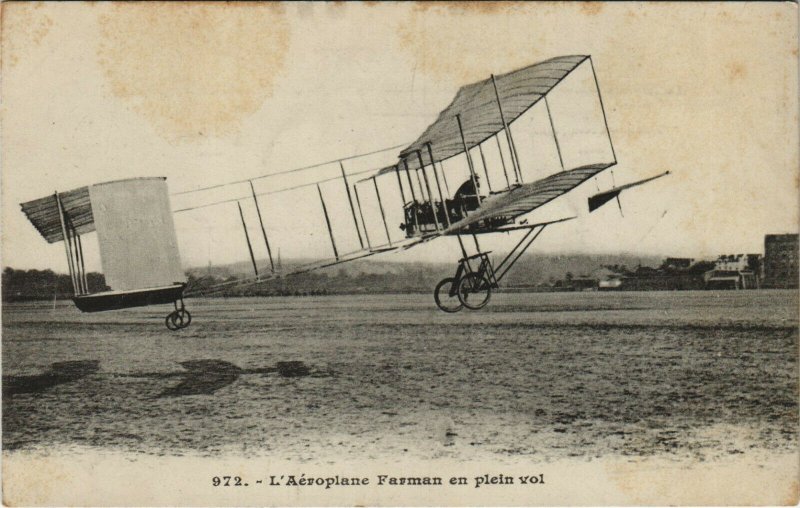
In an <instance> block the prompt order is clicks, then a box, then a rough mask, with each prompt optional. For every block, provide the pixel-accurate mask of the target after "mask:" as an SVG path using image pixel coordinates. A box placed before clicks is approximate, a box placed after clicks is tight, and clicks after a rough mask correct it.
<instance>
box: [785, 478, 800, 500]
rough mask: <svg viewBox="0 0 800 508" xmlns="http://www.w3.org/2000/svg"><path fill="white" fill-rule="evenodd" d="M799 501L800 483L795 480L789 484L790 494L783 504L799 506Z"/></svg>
mask: <svg viewBox="0 0 800 508" xmlns="http://www.w3.org/2000/svg"><path fill="white" fill-rule="evenodd" d="M798 501H800V483H798V481H797V480H794V481H793V482H792V483H791V485H789V494H788V495H787V496H786V498H785V499H784V500H783V502H782V503H781V504H782V505H784V506H797V503H798Z"/></svg>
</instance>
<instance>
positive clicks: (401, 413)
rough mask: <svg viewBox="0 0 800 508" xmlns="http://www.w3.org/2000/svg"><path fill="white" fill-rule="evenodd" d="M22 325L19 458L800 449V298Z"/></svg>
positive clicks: (673, 295) (308, 304) (367, 302)
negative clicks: (186, 323)
mask: <svg viewBox="0 0 800 508" xmlns="http://www.w3.org/2000/svg"><path fill="white" fill-rule="evenodd" d="M187 305H188V308H189V309H190V310H191V312H192V313H193V316H194V320H193V323H192V325H191V326H190V327H189V328H187V329H185V330H182V331H179V332H170V331H168V330H167V329H166V328H165V327H164V324H163V318H164V316H165V315H166V314H167V312H168V311H169V309H167V308H166V307H164V308H160V307H156V308H141V309H132V310H126V311H118V312H111V313H101V314H80V313H79V312H78V311H77V310H75V309H74V308H73V307H72V306H71V304H70V303H68V302H63V303H59V305H57V306H56V308H55V309H53V308H52V304H47V303H41V304H12V305H5V306H4V307H3V338H2V340H3V356H2V365H3V392H4V397H3V449H4V451H5V452H6V453H17V452H35V453H40V452H41V453H47V451H48V450H51V449H59V450H64V449H67V450H69V449H75V450H79V449H86V448H89V449H95V450H97V449H99V450H110V451H120V452H124V453H133V454H144V455H147V456H166V457H175V456H181V455H193V456H195V455H196V456H216V455H219V454H235V455H240V456H246V457H247V456H250V457H259V456H270V457H274V458H276V459H281V460H289V461H299V462H308V463H326V462H329V463H333V462H334V461H336V460H362V459H364V460H369V459H380V458H381V457H385V456H392V457H406V458H408V459H426V460H430V459H442V458H443V459H457V460H481V459H490V460H495V459H498V460H503V459H504V458H509V459H514V460H516V459H519V458H521V457H523V458H529V459H531V460H535V461H537V462H548V461H557V460H561V459H565V458H575V459H578V460H587V461H588V460H594V459H598V458H604V457H609V456H614V457H619V456H631V457H642V458H647V457H661V458H664V457H666V458H670V457H674V458H675V459H680V460H683V459H692V460H697V461H711V460H717V459H721V458H724V457H729V456H737V455H739V454H746V453H755V452H759V453H762V452H766V453H771V452H775V453H790V452H795V451H796V450H797V429H798V365H797V357H798V310H797V309H798V293H797V292H794V291H766V290H765V291H741V292H650V293H571V294H567V293H561V294H498V295H495V296H494V297H493V301H492V302H491V303H490V304H489V306H488V307H487V308H486V309H484V310H483V311H480V312H467V311H464V312H461V313H459V314H454V315H448V314H444V313H441V312H438V311H437V310H435V307H434V305H433V302H432V298H431V296H429V295H382V296H369V297H362V296H336V297H314V298H311V297H308V298H264V299H227V300H226V299H207V300H188V301H187Z"/></svg>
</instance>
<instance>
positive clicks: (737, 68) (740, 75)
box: [725, 62, 747, 81]
mask: <svg viewBox="0 0 800 508" xmlns="http://www.w3.org/2000/svg"><path fill="white" fill-rule="evenodd" d="M725 69H726V70H727V73H728V79H729V80H730V81H737V80H743V79H744V78H746V77H747V67H746V66H745V65H744V64H743V63H741V62H733V63H729V64H728V65H726V66H725Z"/></svg>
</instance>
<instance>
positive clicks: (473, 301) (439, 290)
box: [433, 252, 497, 312]
mask: <svg viewBox="0 0 800 508" xmlns="http://www.w3.org/2000/svg"><path fill="white" fill-rule="evenodd" d="M478 259H480V265H479V266H478V269H477V271H472V263H471V262H474V261H476V260H478ZM496 287H497V282H496V281H495V280H494V270H493V268H492V263H491V261H490V260H489V253H488V252H480V253H478V254H475V255H474V256H469V257H465V258H463V259H461V260H460V261H459V262H458V268H457V269H456V274H455V276H453V277H447V278H446V279H442V280H441V281H440V282H439V284H437V285H436V290H435V291H434V292H433V298H434V300H435V301H436V305H437V306H438V307H439V308H440V309H442V310H443V311H445V312H458V311H460V310H461V309H462V308H463V307H466V308H468V309H470V310H478V309H481V308H483V307H484V306H485V305H486V304H487V303H489V298H491V296H492V288H496Z"/></svg>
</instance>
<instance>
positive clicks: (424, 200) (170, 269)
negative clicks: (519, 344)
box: [21, 56, 669, 330]
mask: <svg viewBox="0 0 800 508" xmlns="http://www.w3.org/2000/svg"><path fill="white" fill-rule="evenodd" d="M403 146H404V148H402V149H400V151H399V153H397V155H396V159H395V160H394V161H393V162H392V163H391V164H388V165H382V166H379V167H377V168H374V169H373V168H368V169H366V170H363V171H358V172H350V173H348V171H346V169H345V166H344V162H346V161H348V160H352V159H355V158H358V157H361V156H362V155H369V154H361V155H359V156H353V157H348V158H345V159H341V160H337V161H331V162H330V163H324V164H318V165H314V166H310V167H306V168H297V169H294V170H289V171H287V172H282V173H272V174H268V175H263V176H260V177H254V178H252V179H247V180H239V181H236V182H230V183H229V184H223V185H231V186H234V185H247V186H248V187H249V189H248V190H249V192H248V193H247V194H246V195H241V196H238V197H235V198H232V199H225V200H222V201H214V202H211V203H203V204H200V205H197V206H187V207H184V208H179V209H175V210H173V209H172V208H171V205H170V195H169V194H168V190H167V184H166V179H165V178H138V179H129V180H121V181H115V182H107V183H100V184H95V185H91V186H88V187H82V188H79V189H74V190H71V191H67V192H61V193H59V192H55V193H54V194H53V195H50V196H46V197H43V198H40V199H37V200H34V201H29V202H26V203H23V204H22V205H21V206H22V211H23V212H24V213H25V214H26V216H27V217H28V219H29V220H30V222H31V223H32V224H33V225H34V227H35V228H36V229H37V230H38V231H39V232H40V233H41V235H42V236H43V237H44V238H45V240H47V241H48V242H50V243H53V242H58V241H62V242H63V243H64V247H65V253H66V257H67V265H68V268H69V273H70V276H71V280H72V286H73V290H74V297H73V301H74V302H75V305H76V306H77V308H78V309H80V310H81V311H83V312H96V311H105V310H114V309H123V308H128V307H136V306H144V305H156V304H171V305H173V306H174V309H173V310H172V311H171V312H170V313H169V314H168V315H167V317H166V319H165V322H166V326H167V328H169V329H170V330H179V329H181V328H185V327H187V326H188V325H189V324H190V323H191V314H190V313H189V312H188V310H186V307H185V305H184V298H187V297H190V296H199V295H210V294H214V293H218V292H222V291H225V290H227V289H229V288H231V287H236V286H242V285H248V284H262V283H265V282H268V281H270V280H274V279H277V278H280V277H288V276H291V275H295V274H299V273H303V272H307V271H311V270H316V269H321V268H325V267H329V266H333V265H336V264H340V263H345V262H348V261H353V260H356V259H361V258H364V257H367V256H372V255H375V254H381V253H386V252H391V251H402V250H406V249H409V248H412V247H414V246H416V245H419V244H421V243H424V242H430V241H432V240H434V239H436V238H439V237H446V236H451V237H455V238H456V239H457V240H458V243H459V246H460V254H461V257H460V259H459V260H458V261H457V263H456V267H455V271H454V274H453V275H452V276H449V277H445V278H444V279H442V280H441V281H440V282H439V283H438V284H437V285H436V287H435V288H434V301H435V303H436V305H437V306H438V308H439V309H441V310H442V311H445V312H457V311H459V310H461V309H463V308H466V309H471V310H477V309H481V308H483V307H484V306H485V305H486V304H487V303H488V302H489V300H490V297H491V294H492V292H493V291H494V290H496V289H497V288H498V287H499V285H500V282H501V281H502V279H503V277H504V276H505V275H506V274H507V273H508V271H509V270H510V269H511V268H512V267H513V266H514V264H515V263H516V261H517V260H518V259H519V258H520V257H521V256H522V254H523V253H525V252H526V251H527V250H528V249H529V248H530V247H531V245H532V244H533V243H534V241H535V240H536V239H537V238H538V237H539V236H540V235H541V233H542V232H543V231H544V230H545V228H547V227H550V226H553V225H555V224H557V223H561V222H564V221H568V220H573V219H575V218H576V216H569V217H560V218H556V219H554V220H548V221H541V222H536V223H529V218H528V215H529V214H530V213H531V212H533V211H535V210H537V209H539V208H541V207H543V206H544V205H546V204H548V203H550V202H551V201H553V200H556V199H558V198H560V197H562V196H564V195H565V194H567V193H569V192H570V191H572V190H574V189H576V188H577V187H579V186H580V185H581V184H583V183H584V182H586V181H587V180H590V179H592V178H593V177H595V178H596V177H597V175H598V174H599V173H601V172H603V171H605V170H607V169H609V168H611V167H612V166H614V165H615V164H616V163H617V158H616V153H615V151H614V147H613V144H612V141H611V135H610V132H609V128H608V121H607V117H606V112H605V107H604V105H603V100H602V96H601V94H600V87H599V84H598V81H597V75H596V73H595V69H594V65H593V63H592V59H591V57H590V56H561V57H556V58H552V59H549V60H546V61H543V62H540V63H536V64H533V65H530V66H527V67H524V68H521V69H518V70H515V71H511V72H508V73H506V74H502V75H496V76H495V75H491V76H489V77H488V78H487V79H484V80H481V81H478V82H475V83H472V84H469V85H466V86H463V87H462V88H460V89H459V90H458V92H457V93H456V96H455V98H454V99H453V100H452V102H450V104H449V105H448V106H447V107H446V108H445V109H444V110H442V111H441V112H440V113H439V115H438V117H437V118H436V119H435V121H434V122H433V123H432V124H430V125H429V126H428V128H427V129H425V131H424V132H423V133H422V134H421V135H420V136H419V138H417V139H416V140H415V141H414V142H413V143H411V144H408V145H407V146H406V145H401V146H398V147H392V149H391V150H396V149H398V148H401V147H403ZM379 152H382V151H379ZM371 153H377V152H371ZM325 164H328V165H330V166H331V167H334V168H335V170H336V173H335V174H334V175H333V176H329V177H326V178H323V179H319V180H317V181H312V182H308V183H304V184H302V185H294V186H289V187H286V188H279V189H269V190H266V191H264V190H261V191H257V190H256V187H255V185H254V183H253V182H254V180H258V179H261V178H267V177H272V176H275V175H277V174H286V173H292V172H297V171H302V170H306V169H310V168H312V167H314V168H317V167H321V166H325ZM612 171H613V170H612ZM668 173H669V172H668V171H666V172H663V173H661V174H658V175H656V176H653V177H651V178H647V179H644V180H640V181H636V182H632V183H629V184H626V185H621V186H616V184H614V185H613V186H612V187H611V188H610V189H607V190H605V191H600V189H599V187H598V192H597V194H594V195H592V196H590V197H589V198H588V211H589V212H593V211H595V210H596V209H598V208H599V207H601V206H603V205H605V204H606V203H608V202H610V201H613V200H616V201H617V204H618V205H619V206H620V210H621V209H622V208H621V203H620V201H619V196H620V193H621V192H622V191H623V190H626V189H629V188H632V187H635V186H638V185H642V184H644V183H646V182H649V181H652V180H654V179H657V178H660V177H662V176H664V175H666V174H668ZM356 176H359V177H360V178H359V179H357V180H355V181H353V179H354V177H356ZM333 180H341V182H342V184H343V187H344V189H345V191H346V192H345V195H346V200H347V202H346V209H347V210H348V211H349V213H344V214H339V215H338V216H332V214H331V213H329V209H328V206H327V205H326V200H325V196H324V194H323V190H322V187H321V186H320V184H321V183H323V182H330V181H333ZM379 183H380V184H381V185H383V187H384V189H386V185H387V184H388V185H391V186H392V187H393V188H394V190H395V192H394V194H393V196H395V197H394V198H393V199H392V200H387V198H386V196H384V197H383V199H382V192H381V185H379ZM223 185H214V186H210V187H205V188H200V189H192V190H186V191H182V192H179V193H176V195H178V194H179V195H187V194H197V193H200V192H204V191H208V190H210V189H213V188H219V187H221V186H223ZM301 187H312V188H313V187H316V191H317V193H316V194H318V197H319V203H320V208H321V210H320V211H321V213H322V215H323V217H324V220H325V224H326V227H327V232H328V235H329V238H330V244H331V250H332V254H333V256H332V257H331V258H328V259H325V260H322V261H318V262H314V263H311V264H308V265H303V266H299V267H294V268H292V269H291V270H287V271H284V270H282V269H280V268H277V269H276V265H275V262H274V260H273V255H272V248H271V245H270V241H269V237H268V235H267V230H268V229H269V228H268V227H267V226H266V225H265V221H264V217H263V215H262V210H261V204H260V199H259V198H260V197H261V198H262V199H263V197H264V196H266V195H271V194H277V193H282V192H290V191H293V190H296V189H298V188H301ZM365 193H369V195H370V196H374V199H375V201H376V202H377V207H376V208H377V211H378V212H379V218H380V220H379V221H377V227H376V219H375V218H371V219H370V220H369V221H368V220H365V217H366V216H365V207H362V196H365ZM398 198H399V199H398ZM244 201H247V202H252V204H253V205H254V206H255V211H256V213H257V216H258V222H259V226H260V228H259V229H260V231H261V236H262V237H263V240H264V244H265V247H266V252H267V255H268V258H269V269H268V270H267V271H265V270H263V269H262V270H261V272H259V268H258V263H257V261H256V256H255V255H254V251H253V244H252V242H251V238H250V234H249V233H248V226H247V223H246V220H245V214H244V213H243V211H242V202H244ZM388 201H392V202H391V203H389V202H388ZM394 201H397V202H396V203H395V202H394ZM233 202H236V204H237V208H238V216H239V218H240V219H241V223H242V227H243V229H244V237H245V240H246V243H247V248H248V251H249V257H250V260H251V262H252V266H253V272H254V273H253V276H252V277H247V278H245V279H236V280H233V281H228V282H222V283H218V284H215V285H213V286H211V287H204V288H192V287H187V283H186V276H185V275H184V273H183V271H182V269H181V261H180V255H179V252H178V246H177V245H178V244H177V239H176V231H175V225H174V221H173V214H177V213H185V212H189V211H192V210H199V209H206V208H208V207H210V206H217V205H222V204H225V203H227V204H232V203H233ZM388 206H396V208H397V209H398V210H399V211H401V212H402V213H401V215H400V216H401V217H402V223H400V224H399V228H395V227H394V226H392V227H390V224H389V222H388V221H387V213H386V210H387V207H388ZM233 211H234V212H235V211H236V210H233ZM348 215H349V217H348ZM334 220H338V221H340V222H348V223H349V222H351V221H352V228H353V229H354V232H355V233H356V235H355V236H356V237H357V241H358V245H357V247H356V248H355V249H354V250H349V251H347V252H342V246H341V245H337V238H336V235H335V234H334V228H333V227H332V223H333V222H334ZM370 226H371V227H370ZM348 227H349V226H348ZM398 231H399V232H400V235H401V238H397V235H398ZM91 232H96V235H97V241H98V244H99V248H100V260H101V264H102V269H103V273H104V274H105V278H106V284H107V286H108V287H107V288H105V289H104V290H101V291H94V292H92V291H90V290H89V287H88V284H87V278H86V270H85V266H84V256H83V243H82V235H85V234H87V233H91ZM511 232H519V233H520V237H519V239H518V241H517V243H516V244H515V245H514V247H513V248H512V249H511V250H510V252H508V253H507V254H506V255H505V256H504V257H503V259H502V260H501V261H500V262H499V263H495V262H494V260H493V259H492V258H491V256H490V254H491V252H490V251H486V250H484V249H482V248H481V246H480V243H479V241H478V235H485V234H492V233H511ZM470 236H471V237H472V240H473V242H474V246H475V249H474V251H475V252H474V253H472V254H470V253H469V252H468V249H467V246H466V245H465V242H464V238H465V237H470Z"/></svg>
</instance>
